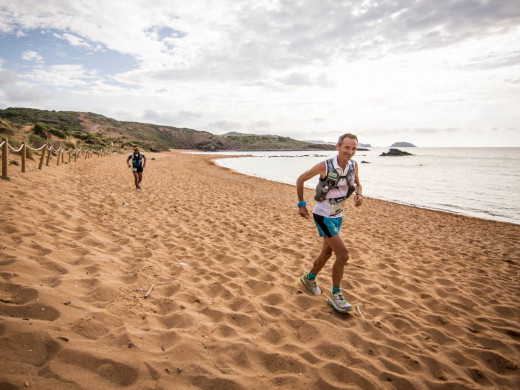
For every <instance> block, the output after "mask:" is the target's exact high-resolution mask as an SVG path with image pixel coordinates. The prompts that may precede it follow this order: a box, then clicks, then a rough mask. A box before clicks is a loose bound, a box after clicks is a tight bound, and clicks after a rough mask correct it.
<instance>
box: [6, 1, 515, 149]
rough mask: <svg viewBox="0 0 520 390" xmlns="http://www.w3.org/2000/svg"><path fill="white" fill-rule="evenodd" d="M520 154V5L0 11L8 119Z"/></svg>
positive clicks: (100, 6) (63, 4)
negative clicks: (28, 114) (57, 116)
mask: <svg viewBox="0 0 520 390" xmlns="http://www.w3.org/2000/svg"><path fill="white" fill-rule="evenodd" d="M6 107H32V108H39V109H47V110H57V111H58V110H59V111H61V110H71V111H90V112H95V113H98V114H102V115H105V116H108V117H111V118H114V119H117V120H127V121H137V122H147V123H155V124H163V125H170V126H176V127H188V128H192V129H196V130H206V131H210V132H212V133H215V134H223V133H226V132H229V131H238V132H244V133H256V134H277V135H284V136H289V137H292V138H296V139H302V140H323V141H335V140H336V139H337V136H338V135H340V134H342V133H344V132H347V131H350V132H353V133H356V134H357V135H358V136H359V138H360V142H362V143H368V144H371V145H372V146H388V145H390V144H392V143H393V142H397V141H407V142H412V143H414V144H415V145H417V146H520V0H423V1H421V0H388V1H386V0H379V1H371V0H366V1H364V0H344V1H341V0H301V1H283V0H282V1H278V0H265V1H264V0H251V1H244V0H229V1H228V0H218V1H217V0H215V1H209V0H208V1H202V0H190V1H186V0H182V1H172V0H167V1H166V0H164V1H162V0H142V1H137V0H124V1H123V0H121V1H110V0H75V1H70V0H37V1H32V0H18V1H13V0H0V108H6Z"/></svg>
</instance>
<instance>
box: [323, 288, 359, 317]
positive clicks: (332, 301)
mask: <svg viewBox="0 0 520 390" xmlns="http://www.w3.org/2000/svg"><path fill="white" fill-rule="evenodd" d="M327 302H328V303H329V305H331V306H332V307H333V308H334V309H335V310H337V311H339V312H340V313H345V312H347V311H352V309H353V308H352V305H351V304H350V303H348V302H347V301H346V300H345V298H343V294H342V293H341V291H340V292H337V293H336V294H332V293H331V294H330V296H329V298H328V299H327Z"/></svg>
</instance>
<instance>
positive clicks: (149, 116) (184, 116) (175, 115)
mask: <svg viewBox="0 0 520 390" xmlns="http://www.w3.org/2000/svg"><path fill="white" fill-rule="evenodd" d="M143 117H144V119H145V120H147V121H151V122H152V123H156V124H163V125H165V126H174V127H179V126H185V125H187V124H189V123H190V121H192V120H193V119H197V118H201V117H202V115H201V114H198V113H195V112H189V111H183V110H180V111H167V112H158V111H156V110H151V109H147V110H145V111H144V114H143Z"/></svg>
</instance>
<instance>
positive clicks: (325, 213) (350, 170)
mask: <svg viewBox="0 0 520 390" xmlns="http://www.w3.org/2000/svg"><path fill="white" fill-rule="evenodd" d="M357 146H358V138H357V136H355V135H354V134H350V133H347V134H343V135H342V136H341V137H339V139H338V143H337V144H336V149H337V151H338V155H337V156H334V157H332V158H330V159H328V160H326V161H323V162H321V163H319V164H317V165H315V166H314V167H312V168H311V169H309V170H308V171H306V172H304V173H303V174H301V175H300V177H299V178H298V180H297V181H296V191H297V193H298V200H299V202H298V212H299V214H300V215H301V216H302V217H304V218H309V211H308V210H307V204H306V203H305V201H304V200H303V184H304V183H305V182H306V181H307V180H309V179H311V178H313V177H315V176H316V175H318V174H319V175H320V180H319V183H318V185H317V186H316V195H315V197H314V199H315V200H316V206H315V207H314V211H313V217H314V222H315V223H316V226H317V227H318V232H319V235H320V237H323V246H322V248H321V253H320V254H319V255H318V257H316V259H315V260H314V264H313V266H312V268H311V270H310V271H309V272H307V273H306V274H305V275H303V276H302V277H301V278H300V280H301V282H302V283H303V285H304V286H305V287H307V288H308V289H309V291H310V292H311V293H312V294H314V295H321V289H320V288H319V287H318V284H317V283H316V275H317V274H318V273H319V272H320V271H321V269H322V268H323V267H324V266H325V264H326V263H327V261H328V260H329V258H330V257H331V256H332V252H334V254H335V255H336V261H335V262H334V265H333V266H332V292H331V294H330V296H329V297H328V299H327V302H328V303H329V304H330V305H331V306H332V307H333V308H334V309H336V310H337V311H339V312H348V311H351V310H352V305H350V304H349V303H348V302H347V301H346V300H345V298H344V297H343V294H342V292H341V279H342V278H343V269H344V267H345V264H346V263H347V261H348V259H349V253H348V249H347V247H346V245H345V242H344V241H343V239H342V238H341V236H340V232H341V223H342V215H343V203H344V202H345V200H346V199H347V198H348V197H349V196H350V195H351V194H352V193H353V192H355V195H354V205H355V206H356V207H357V206H361V205H362V204H363V195H362V192H363V188H362V187H361V183H360V182H359V174H358V164H357V163H356V162H355V161H354V160H351V159H352V157H353V156H354V154H356V150H357Z"/></svg>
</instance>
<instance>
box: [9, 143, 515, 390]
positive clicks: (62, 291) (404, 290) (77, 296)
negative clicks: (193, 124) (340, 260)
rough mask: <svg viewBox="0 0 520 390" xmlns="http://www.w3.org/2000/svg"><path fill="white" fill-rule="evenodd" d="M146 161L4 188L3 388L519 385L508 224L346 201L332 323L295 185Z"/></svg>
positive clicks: (167, 160)
mask: <svg viewBox="0 0 520 390" xmlns="http://www.w3.org/2000/svg"><path fill="white" fill-rule="evenodd" d="M147 157H148V167H147V168H146V170H145V174H144V182H143V190H142V191H141V192H139V193H137V192H135V190H134V187H133V178H132V175H131V172H130V170H129V169H128V168H127V166H126V165H125V158H126V156H121V155H118V156H116V155H114V156H109V157H104V158H93V159H89V160H83V161H78V162H76V163H71V164H68V165H62V166H59V167H56V166H49V167H45V168H44V169H43V170H41V171H39V170H37V169H36V168H35V167H32V168H30V169H29V171H28V172H27V173H25V174H21V173H16V172H14V173H13V174H12V175H11V176H12V177H11V180H10V181H0V205H1V210H2V213H1V216H0V223H1V230H0V277H1V278H0V356H1V359H2V363H3V364H2V366H3V369H2V370H1V372H0V388H1V389H15V388H23V387H25V386H28V387H34V388H38V389H93V388H104V389H111V388H122V387H128V388H139V389H152V388H153V389H188V388H190V389H248V390H249V389H270V388H283V389H413V388H415V389H480V388H482V389H484V388H486V389H487V388H500V389H518V388H520V369H519V362H520V326H519V323H520V246H519V244H518V243H519V242H520V226H519V225H512V224H506V223H499V222H492V221H486V220H480V219H475V218H469V217H463V216H458V215H453V214H447V213H440V212H434V211H427V210H421V209H417V208H413V207H407V206H401V205H396V204H392V203H387V202H382V201H378V200H374V199H367V201H366V202H365V204H364V205H363V207H361V208H354V207H353V205H352V204H350V203H349V205H348V206H347V211H346V212H347V215H348V217H347V216H345V218H344V219H345V223H344V231H343V234H342V235H343V237H344V239H345V240H346V241H347V243H348V246H349V248H350V252H351V259H350V261H349V264H348V266H347V267H346V269H345V278H344V281H343V285H342V288H343V290H344V293H345V295H346V297H347V299H348V300H349V301H350V302H351V303H353V304H354V305H356V306H358V307H359V309H360V311H357V310H356V311H354V312H353V313H352V314H339V313H336V312H335V311H333V310H332V308H331V307H330V306H329V305H328V304H327V302H326V296H327V294H328V293H329V292H330V288H331V279H330V274H331V266H332V261H331V262H330V263H329V264H327V266H326V267H325V268H324V270H323V271H322V273H321V274H320V275H319V276H318V282H319V284H320V286H321V287H322V290H323V291H324V295H322V296H312V295H310V294H309V293H308V292H307V291H306V290H305V289H304V288H303V286H302V285H301V283H300V281H299V277H300V276H301V275H302V274H303V273H304V272H305V271H307V270H308V269H309V268H310V265H311V263H312V260H313V258H314V257H315V256H316V255H317V253H318V249H319V247H320V239H319V238H318V237H317V234H316V231H315V227H314V225H313V223H312V221H308V220H304V219H302V218H301V217H299V216H298V214H297V209H296V201H297V199H296V191H295V188H294V187H293V186H289V185H284V184H279V183H273V182H269V181H266V180H261V179H257V178H252V177H246V176H243V175H240V174H238V173H235V172H233V171H229V170H226V169H224V168H221V167H218V166H216V165H214V164H213V163H212V162H211V158H212V157H211V156H207V155H204V156H203V155H190V154H181V153H177V152H172V153H161V154H147ZM152 158H154V160H152ZM51 165H52V164H51ZM304 168H306V167H302V169H304ZM306 198H307V199H308V201H309V203H312V202H310V200H311V199H312V194H311V192H310V191H309V192H307V193H306ZM123 203H128V205H123ZM152 285H154V288H153V290H152V291H151V293H150V296H149V297H148V298H147V299H144V298H143V297H144V295H145V293H146V292H147V291H148V290H149V289H150V287H151V286H152ZM360 313H361V315H360Z"/></svg>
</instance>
